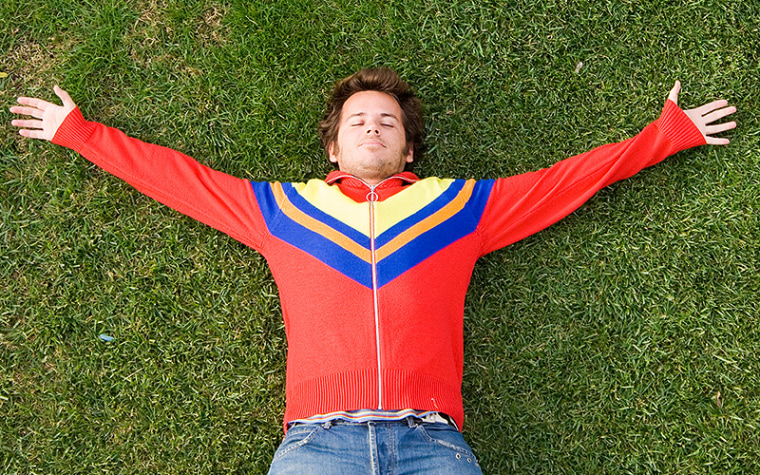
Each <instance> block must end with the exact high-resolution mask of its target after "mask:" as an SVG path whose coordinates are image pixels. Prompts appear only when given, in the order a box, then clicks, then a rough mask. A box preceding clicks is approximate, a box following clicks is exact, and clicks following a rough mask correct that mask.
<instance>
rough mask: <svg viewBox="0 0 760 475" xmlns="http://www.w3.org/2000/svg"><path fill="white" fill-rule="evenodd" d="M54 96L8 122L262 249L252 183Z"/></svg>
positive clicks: (19, 110) (30, 104) (18, 110)
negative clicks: (86, 113) (57, 101)
mask: <svg viewBox="0 0 760 475" xmlns="http://www.w3.org/2000/svg"><path fill="white" fill-rule="evenodd" d="M54 90H55V93H56V95H57V96H58V97H59V98H60V99H61V101H62V102H63V105H57V104H53V103H50V102H47V101H44V100H42V99H35V98H29V97H19V98H18V102H19V104H21V105H20V106H13V107H11V109H10V110H11V112H13V113H15V114H21V115H27V116H31V117H32V119H17V120H13V121H12V122H11V124H12V125H13V126H15V127H19V128H20V130H19V133H20V134H21V135H23V136H24V137H28V138H32V139H41V140H49V141H52V142H54V143H56V144H58V145H63V146H65V147H68V148H71V149H73V150H75V151H76V152H79V153H80V154H81V155H82V156H84V157H85V158H86V159H88V160H90V161H91V162H93V163H95V164H96V165H98V166H99V167H101V168H103V169H104V170H106V171H107V172H109V173H111V174H113V175H115V176H117V177H119V178H121V179H123V180H124V181H126V182H127V183H129V184H130V185H132V186H134V187H135V188H137V189H138V190H139V191H140V192H142V193H144V194H146V195H148V196H150V197H151V198H153V199H156V200H158V201H160V202H161V203H164V204H165V205H167V206H170V207H172V208H174V209H176V210H177V211H179V212H180V213H183V214H186V215H188V216H190V217H192V218H194V219H197V220H198V221H201V222H203V223H206V224H208V225H209V226H212V227H214V228H216V229H218V230H220V231H222V232H224V233H226V234H229V235H230V236H232V237H233V238H235V239H237V240H238V241H241V242H243V243H244V244H247V245H249V246H251V247H253V248H254V249H260V247H261V242H262V239H263V235H264V231H265V229H266V225H265V224H264V222H263V219H262V217H261V215H260V213H259V212H258V205H257V203H256V199H255V197H254V194H253V191H252V189H251V184H250V182H248V181H247V180H242V179H239V178H235V177H232V176H230V175H227V174H225V173H222V172H218V171H216V170H212V169H210V168H209V167H206V166H205V165H202V164H200V163H198V162H196V161H195V160H193V159H192V158H190V157H188V156H187V155H184V154H182V153H180V152H178V151H176V150H171V149H169V148H166V147H161V146H159V145H154V144H149V143H145V142H142V141H140V140H137V139H135V138H131V137H128V136H127V135H126V134H124V133H123V132H121V131H119V130H117V129H114V128H111V127H106V126H105V125H103V124H98V123H96V122H89V121H87V120H85V119H84V117H83V116H82V113H81V112H80V111H79V109H78V108H77V107H76V105H75V104H74V101H72V100H71V97H69V95H68V94H67V93H66V91H64V90H62V89H61V88H59V87H58V86H56V87H55V88H54Z"/></svg>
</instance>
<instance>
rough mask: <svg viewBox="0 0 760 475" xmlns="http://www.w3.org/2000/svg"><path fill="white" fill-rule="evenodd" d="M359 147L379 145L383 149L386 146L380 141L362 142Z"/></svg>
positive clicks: (368, 140)
mask: <svg viewBox="0 0 760 475" xmlns="http://www.w3.org/2000/svg"><path fill="white" fill-rule="evenodd" d="M359 145H360V146H364V145H379V146H381V147H385V144H384V143H383V142H382V141H380V140H378V139H367V140H362V142H361V143H360V144H359Z"/></svg>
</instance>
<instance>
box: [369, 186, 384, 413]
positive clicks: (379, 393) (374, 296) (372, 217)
mask: <svg viewBox="0 0 760 475" xmlns="http://www.w3.org/2000/svg"><path fill="white" fill-rule="evenodd" d="M380 183H382V182H380ZM380 183H378V184H376V185H369V184H368V185H367V186H369V193H367V203H369V251H370V262H371V267H372V301H373V305H374V313H375V347H376V350H377V409H378V410H379V411H382V410H383V377H382V372H381V371H382V364H381V359H380V307H379V304H378V295H377V290H378V289H377V261H376V260H375V202H377V198H378V196H377V193H376V192H375V188H377V186H378V185H379V184H380Z"/></svg>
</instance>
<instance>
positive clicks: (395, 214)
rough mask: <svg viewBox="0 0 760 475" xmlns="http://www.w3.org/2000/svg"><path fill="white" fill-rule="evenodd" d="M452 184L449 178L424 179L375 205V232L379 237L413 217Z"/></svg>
mask: <svg viewBox="0 0 760 475" xmlns="http://www.w3.org/2000/svg"><path fill="white" fill-rule="evenodd" d="M453 182H454V180H452V179H450V178H446V179H440V178H436V177H428V178H424V179H422V180H420V181H418V182H417V183H414V184H412V185H409V186H407V187H406V188H404V189H403V190H402V191H400V192H399V193H396V194H395V195H393V196H391V197H389V198H387V199H385V200H383V201H379V202H377V203H375V206H376V207H377V208H376V209H377V213H376V215H375V216H376V217H377V220H376V222H375V232H376V235H377V236H380V235H381V234H383V233H384V232H385V231H387V230H389V229H390V228H392V227H393V226H395V225H396V224H398V223H399V222H401V221H403V220H405V219H406V218H408V217H409V216H412V215H414V213H417V212H418V211H420V210H421V209H422V208H424V207H425V206H427V205H429V204H430V203H432V202H433V201H434V200H435V199H436V198H438V197H439V196H441V194H442V193H443V192H445V191H446V190H447V189H448V188H449V186H451V184H452V183H453Z"/></svg>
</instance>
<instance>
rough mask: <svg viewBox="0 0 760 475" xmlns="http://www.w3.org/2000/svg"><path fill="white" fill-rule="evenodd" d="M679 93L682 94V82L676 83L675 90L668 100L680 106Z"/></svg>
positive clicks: (671, 91)
mask: <svg viewBox="0 0 760 475" xmlns="http://www.w3.org/2000/svg"><path fill="white" fill-rule="evenodd" d="M679 92H681V81H676V84H675V85H674V86H673V89H671V90H670V94H668V99H670V100H671V101H673V102H674V103H675V104H676V105H678V93H679Z"/></svg>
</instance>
